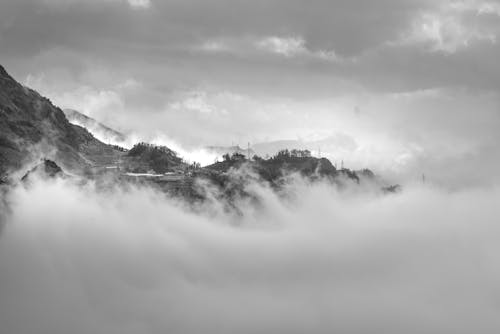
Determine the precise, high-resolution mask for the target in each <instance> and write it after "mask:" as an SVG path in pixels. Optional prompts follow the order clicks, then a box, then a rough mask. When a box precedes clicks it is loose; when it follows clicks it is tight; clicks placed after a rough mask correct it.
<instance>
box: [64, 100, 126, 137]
mask: <svg viewBox="0 0 500 334" xmlns="http://www.w3.org/2000/svg"><path fill="white" fill-rule="evenodd" d="M63 111H64V114H65V115H66V118H67V119H68V121H69V122H70V123H72V124H76V125H79V126H81V127H84V128H85V129H87V130H88V131H89V132H90V133H92V134H93V135H94V137H96V138H97V139H99V140H100V141H102V142H104V143H107V144H112V145H120V146H122V145H123V144H124V143H125V141H126V140H127V138H126V136H125V135H124V134H122V133H121V132H119V131H116V130H115V129H112V128H110V127H109V126H107V125H104V124H102V123H101V122H99V121H97V120H95V119H94V118H92V117H89V116H87V115H85V114H83V113H81V112H79V111H77V110H74V109H63Z"/></svg>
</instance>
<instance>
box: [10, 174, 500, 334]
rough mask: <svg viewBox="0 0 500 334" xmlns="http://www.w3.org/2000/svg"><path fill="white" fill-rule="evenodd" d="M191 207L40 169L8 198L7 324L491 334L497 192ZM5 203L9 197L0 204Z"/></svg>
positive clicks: (51, 330) (319, 189)
mask: <svg viewBox="0 0 500 334" xmlns="http://www.w3.org/2000/svg"><path fill="white" fill-rule="evenodd" d="M250 190H251V191H252V193H254V194H255V195H256V196H257V198H259V199H260V202H261V205H260V206H259V207H258V208H255V207H253V206H252V205H249V203H246V202H241V203H238V204H237V205H239V206H240V207H241V208H242V210H243V215H242V216H233V215H231V214H227V213H224V211H223V210H222V209H220V210H219V209H218V207H217V206H211V207H210V208H209V207H206V208H200V209H201V210H198V212H199V213H196V214H195V213H192V212H186V211H185V210H184V209H183V208H182V207H181V206H179V205H178V204H176V203H175V202H172V201H171V200H168V199H165V198H164V197H163V196H161V195H159V194H156V193H154V192H152V191H151V190H147V189H133V188H132V189H128V190H127V191H124V190H119V189H116V190H113V191H96V190H95V189H94V188H93V187H91V186H87V187H85V188H83V189H82V188H79V187H78V186H76V185H73V184H71V183H68V181H45V182H35V183H34V184H33V186H32V187H31V188H30V189H24V188H18V189H16V190H15V192H14V193H12V194H11V195H10V196H9V197H8V198H7V199H8V202H9V203H11V211H10V212H11V214H9V215H8V216H4V218H6V219H7V221H6V225H5V226H4V229H3V231H2V234H1V236H0V287H1V291H2V298H0V323H1V324H2V330H3V331H5V332H7V333H9V334H32V333H33V334H34V333H36V334H59V333H61V334H62V333H68V332H71V333H77V334H87V333H92V334H99V333H106V334H113V333H120V334H122V333H125V334H127V333H134V334H135V333H138V332H141V333H165V332H169V333H177V334H182V333H200V332H203V333H217V334H224V333H231V334H233V333H270V332H272V333H332V332H343V333H345V332H354V333H373V332H377V333H378V332H380V333H382V332H383V333H386V334H391V333H394V334H396V333H410V334H411V333H415V334H417V333H418V334H420V333H440V334H447V333H450V334H451V333H453V334H461V333H463V334H469V333H471V332H480V333H495V332H497V331H498V330H499V329H500V320H499V319H498V314H497V313H498V312H497V305H498V300H497V299H498V298H497V292H498V280H499V279H500V272H499V270H498V265H497V263H498V260H499V259H498V257H499V256H498V254H500V248H499V243H498V240H497V237H496V236H497V235H498V233H500V231H499V227H498V223H497V219H496V218H497V217H498V216H499V215H500V211H499V206H498V201H499V200H500V191H499V190H498V189H497V188H494V189H489V190H487V189H477V190H472V189H469V190H466V191H462V192H457V193H448V192H444V191H442V190H439V189H433V188H431V187H429V188H419V187H411V186H406V187H405V191H404V192H403V193H401V194H399V195H395V196H387V197H378V196H376V195H374V194H372V193H365V194H364V195H362V194H360V193H358V192H353V193H349V192H344V193H341V194H339V193H337V192H335V191H334V190H332V189H331V188H329V187H328V186H326V185H321V184H317V185H316V186H310V185H307V184H303V183H301V182H298V183H294V184H293V185H291V186H290V188H289V189H288V190H289V191H291V193H290V194H292V193H295V194H300V196H289V197H287V198H288V199H280V198H277V197H276V196H275V195H273V194H272V192H270V191H269V190H268V189H266V188H262V187H260V186H258V185H251V186H250ZM2 213H5V211H2Z"/></svg>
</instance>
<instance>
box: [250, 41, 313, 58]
mask: <svg viewBox="0 0 500 334" xmlns="http://www.w3.org/2000/svg"><path fill="white" fill-rule="evenodd" d="M256 47H257V48H259V49H262V50H265V51H268V52H272V53H277V54H280V55H283V56H285V57H292V56H295V55H298V54H301V53H305V52H306V47H305V41H304V39H303V38H301V37H286V38H280V37H275V36H273V37H266V38H263V39H262V40H260V41H258V42H257V43H256Z"/></svg>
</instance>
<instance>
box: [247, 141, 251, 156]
mask: <svg viewBox="0 0 500 334" xmlns="http://www.w3.org/2000/svg"><path fill="white" fill-rule="evenodd" d="M247 157H248V160H250V142H248V146H247Z"/></svg>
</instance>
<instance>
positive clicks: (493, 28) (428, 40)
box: [399, 1, 500, 54]
mask: <svg viewBox="0 0 500 334" xmlns="http://www.w3.org/2000/svg"><path fill="white" fill-rule="evenodd" d="M495 8H496V7H495V6H493V5H492V4H491V3H489V2H480V1H452V2H444V3H443V4H441V6H438V7H437V8H436V9H434V10H432V11H427V12H423V13H422V14H420V15H419V16H417V17H416V19H415V20H414V21H413V24H412V28H411V31H410V32H409V33H407V34H406V35H405V36H404V37H402V40H400V41H399V43H402V44H410V45H411V44H422V45H424V46H428V48H429V51H431V52H443V53H446V54H453V53H456V52H457V51H460V50H463V49H467V48H469V47H470V46H471V44H473V43H475V42H488V43H491V44H496V41H497V36H498V34H499V33H500V25H499V23H500V22H498V23H497V24H490V23H488V21H486V20H483V17H482V16H483V15H484V14H488V13H494V12H495Z"/></svg>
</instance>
